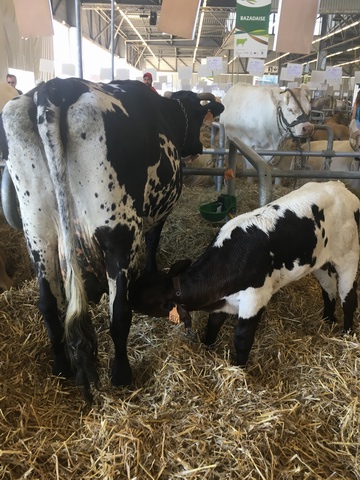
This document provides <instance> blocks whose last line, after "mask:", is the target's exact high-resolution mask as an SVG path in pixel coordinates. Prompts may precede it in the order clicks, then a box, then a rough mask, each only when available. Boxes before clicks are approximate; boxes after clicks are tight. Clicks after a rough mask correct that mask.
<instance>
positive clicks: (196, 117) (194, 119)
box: [164, 90, 224, 158]
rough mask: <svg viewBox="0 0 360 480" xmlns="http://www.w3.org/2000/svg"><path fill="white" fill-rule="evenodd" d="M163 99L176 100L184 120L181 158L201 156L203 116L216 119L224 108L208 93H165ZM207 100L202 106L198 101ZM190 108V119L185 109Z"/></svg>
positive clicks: (184, 91) (182, 91) (183, 91)
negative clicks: (184, 128)
mask: <svg viewBox="0 0 360 480" xmlns="http://www.w3.org/2000/svg"><path fill="white" fill-rule="evenodd" d="M164 97H166V98H170V99H171V100H176V101H177V102H178V103H179V105H180V107H181V110H182V111H183V114H184V117H185V119H186V126H187V131H186V132H185V141H184V145H183V148H182V149H181V156H182V157H183V158H186V157H188V156H189V155H196V154H201V153H202V152H203V146H202V143H201V142H200V138H199V132H200V128H201V125H202V123H203V121H204V118H205V116H206V115H207V114H208V113H209V111H210V112H211V114H212V115H213V117H217V116H218V115H220V113H222V112H223V111H224V106H223V105H222V104H221V103H219V102H217V101H216V98H215V96H214V95H213V94H212V93H209V92H203V93H198V94H196V93H194V92H189V91H186V90H181V91H179V92H165V93H164ZM204 100H208V103H206V105H202V104H201V103H200V101H204ZM188 108H191V112H192V114H191V117H189V116H188V114H187V109H188Z"/></svg>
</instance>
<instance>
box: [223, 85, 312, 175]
mask: <svg viewBox="0 0 360 480" xmlns="http://www.w3.org/2000/svg"><path fill="white" fill-rule="evenodd" d="M310 100H311V92H310V90H309V88H308V87H307V86H306V85H301V87H296V88H291V89H290V88H287V89H285V90H282V89H281V88H279V87H273V86H258V87H257V86H254V85H250V84H246V83H237V84H235V85H234V86H232V87H231V88H230V89H229V90H228V91H227V93H226V94H225V97H224V99H223V105H224V106H225V110H224V112H223V113H222V114H221V116H220V123H222V124H223V125H224V128H225V136H226V138H227V140H232V139H235V138H239V139H240V140H242V141H243V142H244V143H245V144H246V145H247V146H249V147H250V148H253V149H255V150H257V149H263V150H276V149H277V148H278V145H279V143H280V141H281V140H282V138H283V137H284V136H286V135H294V136H295V137H306V136H311V135H312V134H313V132H314V126H313V125H312V124H311V123H310V122H309V117H308V115H309V113H310V109H311V105H310ZM271 158H272V156H266V157H264V159H265V160H266V161H269V160H270V159H271ZM246 163H247V162H246ZM247 167H249V164H248V163H247Z"/></svg>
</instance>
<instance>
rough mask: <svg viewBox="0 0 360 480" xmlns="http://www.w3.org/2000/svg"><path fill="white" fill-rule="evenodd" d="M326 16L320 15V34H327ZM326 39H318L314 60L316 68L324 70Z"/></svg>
mask: <svg viewBox="0 0 360 480" xmlns="http://www.w3.org/2000/svg"><path fill="white" fill-rule="evenodd" d="M328 26H329V25H328V16H327V15H322V24H321V36H324V35H326V34H327V31H328ZM326 53H327V52H326V40H320V43H319V52H318V55H317V60H316V70H325V68H326Z"/></svg>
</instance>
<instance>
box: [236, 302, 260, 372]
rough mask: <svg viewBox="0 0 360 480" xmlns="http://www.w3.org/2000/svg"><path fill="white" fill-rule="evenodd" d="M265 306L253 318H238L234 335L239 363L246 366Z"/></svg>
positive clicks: (237, 361)
mask: <svg viewBox="0 0 360 480" xmlns="http://www.w3.org/2000/svg"><path fill="white" fill-rule="evenodd" d="M264 310H265V307H263V308H261V309H260V310H259V311H258V313H257V314H256V315H254V316H253V317H251V318H241V317H239V318H238V324H237V327H236V330H235V335H234V345H235V351H236V363H237V365H239V366H241V367H244V366H245V365H246V363H247V361H248V358H249V354H250V350H251V347H252V346H253V343H254V338H255V333H256V329H257V327H258V325H259V322H260V319H261V316H262V314H263V312H264Z"/></svg>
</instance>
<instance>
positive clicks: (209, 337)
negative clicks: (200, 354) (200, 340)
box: [204, 312, 227, 346]
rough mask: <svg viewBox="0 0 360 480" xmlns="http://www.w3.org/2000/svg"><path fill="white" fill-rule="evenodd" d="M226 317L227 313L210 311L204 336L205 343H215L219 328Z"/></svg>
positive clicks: (208, 344)
mask: <svg viewBox="0 0 360 480" xmlns="http://www.w3.org/2000/svg"><path fill="white" fill-rule="evenodd" d="M226 318H227V314H226V313H224V312H216V313H210V315H209V318H208V323H207V326H206V333H205V338H204V343H205V345H207V346H210V345H213V344H214V343H215V341H216V338H217V336H218V333H219V331H220V328H221V327H222V326H223V324H224V322H225V320H226Z"/></svg>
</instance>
